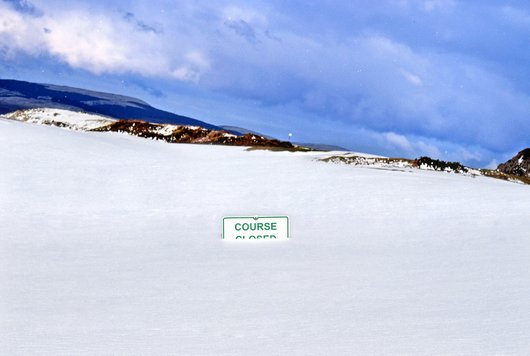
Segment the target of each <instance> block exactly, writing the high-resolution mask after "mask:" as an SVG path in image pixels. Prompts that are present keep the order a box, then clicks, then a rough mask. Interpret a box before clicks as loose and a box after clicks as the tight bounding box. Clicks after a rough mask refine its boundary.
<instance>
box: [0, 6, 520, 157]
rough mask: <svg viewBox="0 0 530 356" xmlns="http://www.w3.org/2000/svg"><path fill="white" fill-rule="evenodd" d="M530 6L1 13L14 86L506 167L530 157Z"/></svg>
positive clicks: (0, 33)
mask: <svg viewBox="0 0 530 356" xmlns="http://www.w3.org/2000/svg"><path fill="white" fill-rule="evenodd" d="M529 64H530V3H529V2H527V1H487V0H484V1H473V0H468V1H458V0H381V1H356V0H350V1H324V0H322V1H290V0H283V1H276V0H269V1H237V0H236V1H224V0H220V1H215V2H211V1H192V0H183V1H161V0H151V1H134V0H133V1H121V0H118V1H112V2H109V1H96V0H92V1H85V0H80V1H57V0H31V1H24V0H0V78H3V79H20V80H28V81H33V82H40V83H52V84H61V85H70V86H76V87H82V88H86V89H92V90H99V91H107V92H113V93H117V94H124V95H131V96H135V97H138V98H140V99H143V100H145V101H147V102H148V103H150V104H152V105H153V106H155V107H158V108H160V109H165V110H169V111H173V112H175V113H177V114H181V115H188V116H192V117H194V118H197V119H200V120H203V121H206V122H209V123H212V124H217V125H223V124H225V125H234V126H240V127H244V128H248V129H251V130H254V131H258V132H262V133H264V134H268V135H272V136H275V137H277V138H279V139H287V137H288V134H289V133H292V134H293V140H294V141H296V142H315V143H327V144H335V145H340V146H343V147H346V148H349V149H351V150H354V151H360V152H368V153H374V154H381V155H387V156H393V157H408V158H414V157H419V156H423V155H427V156H431V157H433V158H439V159H444V160H451V161H460V162H463V163H465V164H468V165H471V166H474V167H495V166H496V165H497V164H498V163H500V162H503V161H505V160H507V159H508V158H510V157H512V156H513V155H514V154H515V153H517V152H518V151H520V150H521V149H523V148H525V147H529V146H530V80H529V79H530V65H529Z"/></svg>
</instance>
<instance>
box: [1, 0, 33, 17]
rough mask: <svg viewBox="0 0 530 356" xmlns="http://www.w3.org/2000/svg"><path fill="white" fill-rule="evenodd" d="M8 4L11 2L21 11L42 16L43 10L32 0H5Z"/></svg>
mask: <svg viewBox="0 0 530 356" xmlns="http://www.w3.org/2000/svg"><path fill="white" fill-rule="evenodd" d="M3 1H5V2H6V3H8V4H11V5H12V6H13V8H14V9H15V10H17V11H18V12H20V13H23V14H27V15H32V16H40V15H42V12H41V11H40V10H39V9H37V7H35V5H33V4H32V3H31V2H29V1H27V0H3Z"/></svg>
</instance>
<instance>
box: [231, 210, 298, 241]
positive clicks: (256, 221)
mask: <svg viewBox="0 0 530 356" xmlns="http://www.w3.org/2000/svg"><path fill="white" fill-rule="evenodd" d="M288 238H289V218H288V217H287V216H227V217H225V218H223V239H224V240H229V241H260V240H261V241H263V240H269V241H278V240H287V239H288Z"/></svg>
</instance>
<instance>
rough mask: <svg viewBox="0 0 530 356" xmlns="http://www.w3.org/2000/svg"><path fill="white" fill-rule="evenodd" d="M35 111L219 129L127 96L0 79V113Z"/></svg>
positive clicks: (219, 128)
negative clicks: (78, 113) (60, 111)
mask: <svg viewBox="0 0 530 356" xmlns="http://www.w3.org/2000/svg"><path fill="white" fill-rule="evenodd" d="M36 108H54V109H64V110H70V111H82V112H87V113H90V114H97V115H103V116H108V117H111V118H115V119H133V120H144V121H149V122H154V123H161V124H176V125H191V126H201V127H204V128H206V129H211V130H221V129H222V128H221V127H219V126H216V125H212V124H210V123H207V122H205V121H201V120H197V119H194V118H191V117H187V116H183V115H178V114H175V113H172V112H169V111H164V110H160V109H157V108H155V107H153V106H151V105H149V104H148V103H146V102H145V101H143V100H141V99H138V98H134V97H130V96H125V95H120V94H113V93H106V92H99V91H93V90H87V89H82V88H75V87H69V86H63V85H55V84H43V83H32V82H27V81H21V80H14V79H0V114H7V113H10V112H14V111H17V110H26V109H36Z"/></svg>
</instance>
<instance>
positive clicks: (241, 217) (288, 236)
mask: <svg viewBox="0 0 530 356" xmlns="http://www.w3.org/2000/svg"><path fill="white" fill-rule="evenodd" d="M261 218H269V219H271V218H285V219H287V238H288V239H289V238H291V236H290V229H289V217H288V216H287V215H271V216H260V215H254V216H248V215H247V216H225V217H223V232H222V233H221V239H222V240H224V239H225V219H252V220H259V219H261Z"/></svg>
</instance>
